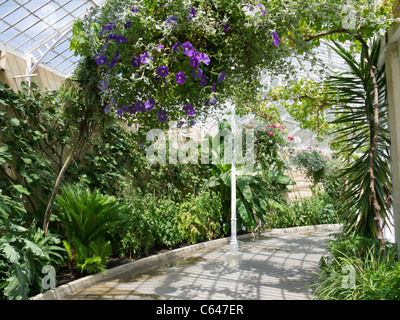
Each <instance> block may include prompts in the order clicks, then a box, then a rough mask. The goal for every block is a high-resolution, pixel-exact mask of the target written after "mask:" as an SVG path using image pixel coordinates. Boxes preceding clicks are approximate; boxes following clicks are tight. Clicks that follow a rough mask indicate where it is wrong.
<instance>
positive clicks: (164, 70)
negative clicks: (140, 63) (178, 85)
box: [156, 66, 169, 78]
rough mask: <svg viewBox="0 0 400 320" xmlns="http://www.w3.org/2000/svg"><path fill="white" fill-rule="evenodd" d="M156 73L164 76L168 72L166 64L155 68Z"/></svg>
mask: <svg viewBox="0 0 400 320" xmlns="http://www.w3.org/2000/svg"><path fill="white" fill-rule="evenodd" d="M156 73H157V74H158V75H159V76H160V77H161V78H165V77H166V76H167V75H168V74H169V71H168V67H167V66H159V67H158V68H157V71H156Z"/></svg>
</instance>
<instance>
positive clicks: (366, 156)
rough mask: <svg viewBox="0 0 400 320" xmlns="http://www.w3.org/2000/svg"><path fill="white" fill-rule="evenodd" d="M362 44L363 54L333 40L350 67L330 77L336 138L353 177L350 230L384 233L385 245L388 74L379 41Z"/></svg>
mask: <svg viewBox="0 0 400 320" xmlns="http://www.w3.org/2000/svg"><path fill="white" fill-rule="evenodd" d="M362 44H363V50H362V51H361V55H360V57H359V59H356V57H354V56H353V55H352V54H351V53H350V52H348V51H347V50H346V49H345V48H343V47H342V46H341V45H339V44H337V43H335V46H332V48H333V50H335V51H336V52H337V53H338V54H339V55H340V56H341V57H342V58H343V60H344V61H345V62H346V64H347V65H348V67H349V71H347V72H342V73H339V74H336V75H333V76H331V77H330V79H329V84H330V87H331V88H332V89H333V90H335V91H336V92H337V103H336V110H335V112H336V116H337V117H336V120H335V121H334V122H333V123H334V124H336V125H337V126H338V127H339V129H337V130H336V132H335V135H336V141H335V143H336V144H337V145H336V146H337V147H338V148H339V152H338V154H339V156H340V157H341V158H342V159H343V160H344V161H345V162H347V163H348V165H347V166H346V167H345V168H344V170H343V171H342V173H341V177H345V179H346V181H347V183H346V192H345V196H344V199H343V200H344V201H345V202H346V205H345V206H344V207H343V209H342V211H343V213H344V216H345V218H346V223H345V229H346V230H345V231H347V232H350V231H355V232H356V233H357V234H360V235H363V236H367V237H373V238H378V239H379V240H380V242H381V249H382V251H384V242H383V237H382V227H381V220H383V221H385V219H386V217H387V215H388V214H389V208H390V206H391V203H390V201H388V200H390V198H391V192H392V184H391V173H390V154H389V150H388V146H389V145H390V140H389V129H388V117H387V101H386V92H385V74H384V70H383V69H379V68H378V67H377V63H378V57H379V51H380V50H379V48H380V46H379V44H378V43H376V42H373V43H372V45H370V47H368V46H367V45H366V44H365V42H362ZM367 49H368V50H367ZM371 66H372V68H371Z"/></svg>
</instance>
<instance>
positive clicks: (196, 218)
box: [177, 192, 222, 244]
mask: <svg viewBox="0 0 400 320" xmlns="http://www.w3.org/2000/svg"><path fill="white" fill-rule="evenodd" d="M179 209H180V214H179V217H178V220H177V222H178V231H179V232H180V233H181V234H182V238H183V239H185V240H187V241H188V242H189V243H191V244H194V243H197V242H200V241H206V240H208V241H210V240H212V239H214V238H217V237H218V236H220V235H221V231H222V230H221V224H222V214H221V209H222V205H221V199H220V197H219V195H217V194H215V193H214V192H201V193H200V194H199V195H198V196H197V197H196V198H194V199H193V200H192V201H185V202H183V203H182V204H181V205H180V208H179Z"/></svg>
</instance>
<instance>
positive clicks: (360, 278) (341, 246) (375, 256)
mask: <svg viewBox="0 0 400 320" xmlns="http://www.w3.org/2000/svg"><path fill="white" fill-rule="evenodd" d="M328 252H329V255H328V256H326V257H323V258H321V260H320V270H321V273H320V275H319V279H318V282H317V283H316V290H315V297H316V298H317V299H324V300H337V299H340V300H378V299H379V300H400V290H399V288H400V265H399V262H398V261H397V250H396V246H395V245H393V244H390V243H386V254H385V255H383V254H382V253H381V252H380V243H379V241H378V240H377V239H371V238H366V237H362V236H359V235H353V236H351V237H349V238H347V239H343V238H342V237H341V236H340V237H338V238H337V239H336V240H334V241H330V242H329V243H328ZM348 270H352V271H353V275H354V278H353V281H354V283H352V284H351V285H346V284H348V278H349V271H348ZM353 284H354V285H353Z"/></svg>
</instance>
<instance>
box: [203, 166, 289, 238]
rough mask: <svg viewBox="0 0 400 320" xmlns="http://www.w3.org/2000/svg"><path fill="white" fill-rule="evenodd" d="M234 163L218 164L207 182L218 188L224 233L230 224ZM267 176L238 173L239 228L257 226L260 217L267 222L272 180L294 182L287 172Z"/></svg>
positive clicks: (277, 182)
mask: <svg viewBox="0 0 400 320" xmlns="http://www.w3.org/2000/svg"><path fill="white" fill-rule="evenodd" d="M230 171H231V165H229V164H228V165H224V166H223V165H215V170H214V172H213V174H214V175H213V176H212V177H211V178H210V180H209V181H208V182H207V183H206V184H205V185H204V188H205V189H208V188H212V189H215V190H218V192H219V195H220V197H221V202H222V210H223V213H224V217H223V219H224V233H227V232H228V230H229V228H230V208H231V172H230ZM266 178H267V177H266V176H264V177H263V176H252V175H239V176H237V177H236V207H237V212H238V217H237V219H238V220H237V228H238V230H240V229H242V227H244V226H245V227H246V228H249V229H254V228H255V227H256V226H257V220H256V217H257V218H258V219H260V220H261V221H262V222H264V223H265V220H264V214H265V212H266V210H267V208H268V191H267V190H268V188H269V187H270V184H269V183H268V181H270V182H272V183H274V184H286V185H287V184H293V183H294V182H293V181H291V180H290V179H289V178H288V177H287V176H284V175H282V174H278V175H272V174H271V175H269V176H268V180H267V179H266Z"/></svg>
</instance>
